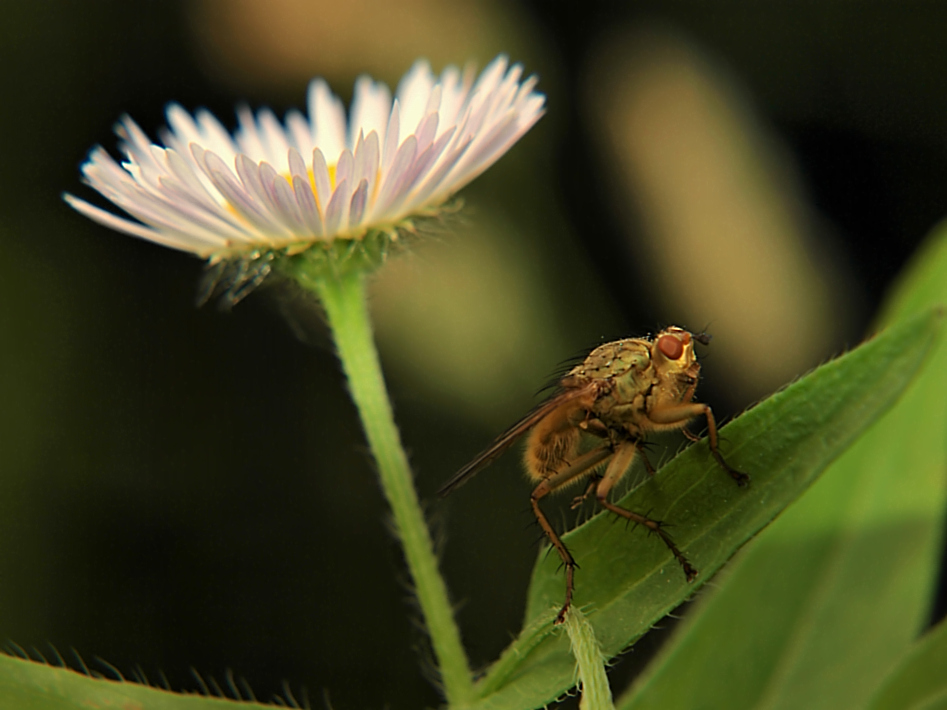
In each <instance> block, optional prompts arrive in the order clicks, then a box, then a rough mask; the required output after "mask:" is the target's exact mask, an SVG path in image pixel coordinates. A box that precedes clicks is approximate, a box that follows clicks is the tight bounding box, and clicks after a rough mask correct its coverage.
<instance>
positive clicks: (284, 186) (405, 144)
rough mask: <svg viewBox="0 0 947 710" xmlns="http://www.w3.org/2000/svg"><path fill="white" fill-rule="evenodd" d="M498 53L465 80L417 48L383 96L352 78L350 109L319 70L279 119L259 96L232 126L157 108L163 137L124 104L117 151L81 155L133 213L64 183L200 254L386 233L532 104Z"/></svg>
mask: <svg viewBox="0 0 947 710" xmlns="http://www.w3.org/2000/svg"><path fill="white" fill-rule="evenodd" d="M522 74H523V68H522V66H521V65H519V64H514V65H513V66H509V61H508V59H507V58H506V57H504V56H499V57H497V58H496V59H495V60H494V61H493V62H492V63H491V64H490V65H489V66H488V67H487V68H486V69H485V70H484V71H483V73H482V74H480V76H479V78H477V80H476V82H474V76H473V73H472V72H471V71H466V72H463V73H462V72H461V71H459V70H458V69H457V68H456V67H448V68H447V69H445V70H444V71H443V73H442V74H441V76H440V78H439V79H438V78H436V77H435V76H434V74H433V73H432V72H431V67H430V65H429V64H428V63H427V62H426V61H424V60H420V61H418V62H416V63H415V65H414V66H413V67H412V68H411V70H410V71H409V72H408V73H407V74H406V75H405V76H404V78H403V79H402V80H401V83H400V84H399V86H398V91H397V93H396V96H395V99H394V101H392V99H391V92H390V91H389V90H388V87H387V86H385V85H384V84H382V83H379V82H375V81H372V79H371V78H369V77H367V76H362V77H360V78H359V79H358V81H357V82H356V83H355V95H354V96H355V98H354V100H353V102H352V109H351V115H350V116H349V120H348V121H346V116H345V109H344V107H343V105H342V102H341V101H340V100H339V98H338V97H337V96H335V95H334V94H333V93H332V92H331V91H330V89H329V86H328V85H327V84H326V82H325V81H324V80H322V79H315V80H313V81H312V83H311V84H310V85H309V118H308V120H307V119H306V118H305V117H304V116H303V115H302V114H301V113H299V112H298V111H291V112H290V113H289V114H288V115H287V116H286V122H285V124H281V123H280V122H279V120H278V119H277V118H276V116H275V114H274V113H273V112H272V111H270V110H268V109H263V110H261V111H258V112H257V114H256V116H254V115H253V113H252V112H251V111H250V109H248V108H246V107H243V108H240V109H238V112H237V118H238V122H239V128H238V130H237V131H236V133H235V134H234V135H233V136H231V135H230V133H228V131H227V130H226V129H225V128H224V127H223V125H222V124H221V123H220V122H219V121H218V120H217V119H216V118H215V117H214V116H213V115H211V114H210V113H209V112H208V111H206V110H199V111H198V112H197V113H196V114H195V115H194V116H191V115H190V114H189V113H188V112H187V111H185V110H184V109H183V108H182V107H181V106H179V105H178V104H170V105H169V106H168V108H167V119H168V126H169V127H168V128H167V129H164V130H162V131H161V132H160V138H161V141H162V143H163V144H164V145H158V144H154V143H152V142H151V141H150V140H149V138H148V136H147V135H145V133H144V132H143V131H142V130H141V128H139V127H138V125H137V124H136V123H135V122H134V121H133V120H132V119H131V118H130V117H129V116H124V117H122V118H121V119H120V121H119V123H118V124H117V125H116V127H115V132H116V133H117V134H118V135H119V137H120V138H121V139H122V143H121V150H122V152H123V153H124V155H125V160H124V161H123V162H122V163H121V164H119V163H117V162H116V161H115V160H114V159H113V158H112V157H111V156H110V155H109V154H108V153H107V152H106V151H105V149H104V148H102V147H101V146H97V147H96V148H94V149H93V150H92V152H91V153H90V155H89V158H88V160H87V161H86V162H85V163H84V164H83V165H82V174H83V176H84V178H85V182H87V183H88V184H89V185H91V186H92V187H93V188H95V189H96V190H98V192H100V193H101V194H102V195H103V196H104V197H106V198H107V199H108V200H110V201H112V202H113V203H115V204H116V205H117V206H118V207H120V208H121V209H122V210H124V211H125V212H127V213H128V214H129V215H131V216H132V217H134V218H135V220H137V221H134V220H131V219H127V218H125V217H122V216H119V215H116V214H113V213H112V212H109V211H107V210H104V209H101V208H100V207H96V206H95V205H92V204H90V203H89V202H86V201H85V200H82V199H79V198H78V197H74V196H73V195H69V194H66V195H64V198H65V200H66V201H67V202H68V203H69V204H70V205H71V206H72V207H74V208H75V209H76V210H78V211H79V212H81V213H82V214H84V215H86V216H87V217H89V218H90V219H93V220H95V221H96V222H98V223H99V224H102V225H104V226H106V227H110V228H112V229H115V230H118V231H120V232H125V233H126V234H131V235H133V236H136V237H141V238H143V239H148V240H150V241H153V242H157V243H158V244H163V245H164V246H167V247H171V248H174V249H180V250H181V251H187V252H191V253H193V254H196V255H197V256H200V257H204V258H209V259H210V260H211V261H212V262H219V261H222V260H229V259H240V258H242V257H243V256H244V255H247V254H250V253H257V254H259V253H260V252H261V251H270V252H272V251H274V250H281V251H284V252H286V253H297V252H300V251H303V250H305V249H307V248H309V247H310V246H312V245H314V244H319V243H328V242H331V241H332V240H334V239H337V238H349V239H359V238H361V237H363V236H364V235H365V234H366V233H368V232H369V231H372V230H387V231H390V232H391V233H396V230H397V227H398V225H399V224H401V223H403V222H404V220H406V219H407V218H409V217H411V216H412V215H419V214H430V213H431V211H432V209H433V208H436V207H437V206H439V205H441V204H443V203H444V201H445V200H447V198H448V197H450V196H451V195H452V194H453V193H455V192H456V191H457V190H459V189H460V188H462V187H463V186H464V185H466V184H467V183H468V182H470V181H471V180H473V179H474V178H475V177H477V176H478V175H479V174H480V173H482V172H483V171H484V170H486V169H487V168H488V167H489V166H490V165H492V164H493V163H494V162H495V161H496V160H497V159H499V157H500V156H501V155H503V153H505V152H506V151H507V150H508V149H509V148H510V147H511V146H512V145H513V144H514V143H515V142H516V141H517V140H518V139H519V138H520V137H521V136H522V135H523V134H524V133H525V132H526V131H527V130H529V128H530V127H531V126H532V125H533V124H534V123H536V121H537V120H538V119H539V118H540V116H542V114H543V111H544V108H543V105H544V102H545V97H544V96H543V95H542V94H539V93H536V92H535V91H533V87H534V86H535V84H536V77H535V76H531V77H529V78H527V79H526V80H524V81H521V78H522Z"/></svg>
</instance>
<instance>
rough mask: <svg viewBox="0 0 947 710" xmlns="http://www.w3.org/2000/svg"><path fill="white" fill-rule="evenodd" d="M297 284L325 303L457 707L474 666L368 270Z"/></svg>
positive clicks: (466, 697)
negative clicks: (388, 362)
mask: <svg viewBox="0 0 947 710" xmlns="http://www.w3.org/2000/svg"><path fill="white" fill-rule="evenodd" d="M300 284H301V285H302V286H303V287H306V288H309V289H311V290H313V291H315V292H316V294H317V295H318V297H319V299H320V301H321V302H322V305H323V306H324V307H325V310H326V314H327V316H328V320H329V327H330V328H331V330H332V334H333V337H334V338H335V345H336V348H337V350H338V356H339V359H340V360H341V361H342V369H343V371H344V372H345V376H346V377H347V378H348V383H349V390H350V391H351V395H352V399H353V400H354V401H355V406H356V407H357V408H358V413H359V416H360V417H361V420H362V426H363V427H364V428H365V435H366V437H367V438H368V444H369V447H370V448H371V450H372V454H373V455H374V457H375V461H376V463H377V464H378V473H379V476H380V478H381V486H382V489H383V490H384V492H385V497H387V499H388V503H389V505H391V510H392V512H393V513H394V520H395V528H396V530H397V532H398V537H399V539H400V541H401V545H402V547H403V548H404V556H405V559H406V560H407V562H408V568H409V570H410V571H411V577H412V580H413V582H414V588H415V591H416V593H417V595H418V601H419V602H420V606H421V611H422V613H423V614H424V623H425V625H426V626H427V630H428V633H429V634H430V636H431V643H432V645H433V647H434V653H435V655H436V657H437V663H438V666H439V667H440V672H441V680H442V682H443V685H444V693H445V694H446V696H447V701H448V703H449V705H450V706H451V707H452V708H460V707H463V706H465V705H468V704H469V703H470V701H471V700H472V699H473V682H472V680H471V674H470V667H469V664H468V662H467V656H466V654H465V653H464V649H463V646H462V645H461V641H460V631H459V629H458V628H457V625H456V624H455V622H454V615H453V613H452V611H451V606H450V601H449V599H448V597H447V587H446V586H445V584H444V580H443V578H442V577H441V576H440V573H439V572H438V569H437V558H436V557H435V555H434V548H433V545H432V542H431V535H430V533H429V531H428V528H427V524H426V523H425V520H424V514H423V512H422V511H421V506H420V504H419V502H418V496H417V493H416V491H415V489H414V483H413V480H412V476H411V470H410V468H409V467H408V458H407V456H406V455H405V453H404V448H403V447H402V445H401V438H400V436H399V435H398V428H397V427H396V426H395V422H394V417H393V415H392V411H391V404H390V402H389V401H388V394H387V391H386V390H385V381H384V378H383V376H382V372H381V365H380V363H379V361H378V351H377V350H376V349H375V342H374V339H373V338H372V328H371V322H370V318H369V314H368V303H367V300H366V297H365V296H366V294H365V275H364V273H362V272H360V271H352V272H349V273H343V274H335V275H331V276H330V275H326V276H323V277H321V278H318V279H314V280H308V279H305V280H300Z"/></svg>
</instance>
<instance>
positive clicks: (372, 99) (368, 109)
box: [348, 76, 391, 148]
mask: <svg viewBox="0 0 947 710" xmlns="http://www.w3.org/2000/svg"><path fill="white" fill-rule="evenodd" d="M390 114H391V92H390V91H389V90H388V87H387V86H385V85H384V84H382V83H380V82H374V81H372V80H371V78H370V77H368V76H360V77H359V78H358V80H357V81H356V82H355V96H354V98H353V99H352V115H351V119H350V122H349V136H348V145H349V147H350V148H354V147H355V142H356V140H358V135H359V133H360V132H361V133H362V134H364V135H366V136H367V135H368V134H369V133H371V132H372V131H375V132H376V133H377V134H378V136H379V137H380V138H382V139H383V138H384V137H385V129H386V128H387V127H388V116H389V115H390Z"/></svg>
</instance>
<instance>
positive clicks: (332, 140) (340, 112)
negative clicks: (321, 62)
mask: <svg viewBox="0 0 947 710" xmlns="http://www.w3.org/2000/svg"><path fill="white" fill-rule="evenodd" d="M309 120H310V121H312V124H313V129H314V133H313V144H314V145H316V146H318V147H319V148H320V150H322V154H323V155H325V157H326V160H327V161H328V162H329V164H330V165H333V164H335V162H336V161H337V160H338V158H339V154H340V153H341V152H342V149H343V148H345V107H344V106H343V105H342V102H341V101H340V100H339V98H338V97H337V96H335V95H334V94H333V93H332V92H331V91H330V90H329V85H328V84H326V83H325V81H323V80H322V79H316V80H315V81H313V82H312V83H311V84H310V85H309Z"/></svg>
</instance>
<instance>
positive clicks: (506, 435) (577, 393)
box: [437, 387, 588, 498]
mask: <svg viewBox="0 0 947 710" xmlns="http://www.w3.org/2000/svg"><path fill="white" fill-rule="evenodd" d="M587 395H588V390H587V389H586V388H585V387H581V388H576V389H567V390H565V391H563V392H560V393H559V394H557V395H555V396H554V397H552V398H550V399H547V400H546V401H545V402H543V403H542V404H540V405H539V406H537V407H536V408H535V409H533V411H531V412H530V413H529V414H527V415H526V416H525V417H523V418H522V419H520V420H519V421H518V422H516V424H514V425H513V426H511V427H510V428H509V429H507V430H506V431H505V432H503V433H502V434H500V436H498V437H497V438H496V439H495V440H494V442H493V443H492V444H490V446H488V447H487V448H486V449H484V450H483V451H481V452H480V453H479V454H477V455H476V456H475V457H474V459H473V460H472V461H471V462H470V463H468V464H467V465H466V466H464V467H463V468H462V469H460V470H459V471H458V472H457V473H455V474H454V476H453V477H452V478H451V479H450V480H449V481H448V482H447V483H445V484H444V485H443V486H441V489H440V490H439V491H438V492H437V496H438V498H444V497H446V496H448V495H450V494H451V493H453V492H454V491H455V490H456V489H457V488H460V487H461V486H462V485H463V484H465V483H466V482H467V481H469V480H470V479H471V478H473V477H474V474H476V473H478V472H479V471H480V469H482V468H486V467H487V466H489V465H490V464H491V463H493V461H494V459H496V458H497V457H498V456H500V454H502V453H503V452H504V451H506V450H507V449H508V448H510V447H511V446H512V445H513V444H514V443H515V442H516V440H517V439H518V438H520V437H521V436H522V435H523V434H525V433H526V432H527V431H529V430H530V429H532V428H533V427H534V426H536V425H537V424H538V423H539V422H540V421H542V420H543V419H544V418H545V417H546V416H548V415H549V414H550V413H551V412H553V411H555V410H556V409H558V408H559V407H561V406H563V405H564V404H568V403H570V402H573V401H575V400H577V399H581V398H582V397H585V396H587Z"/></svg>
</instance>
